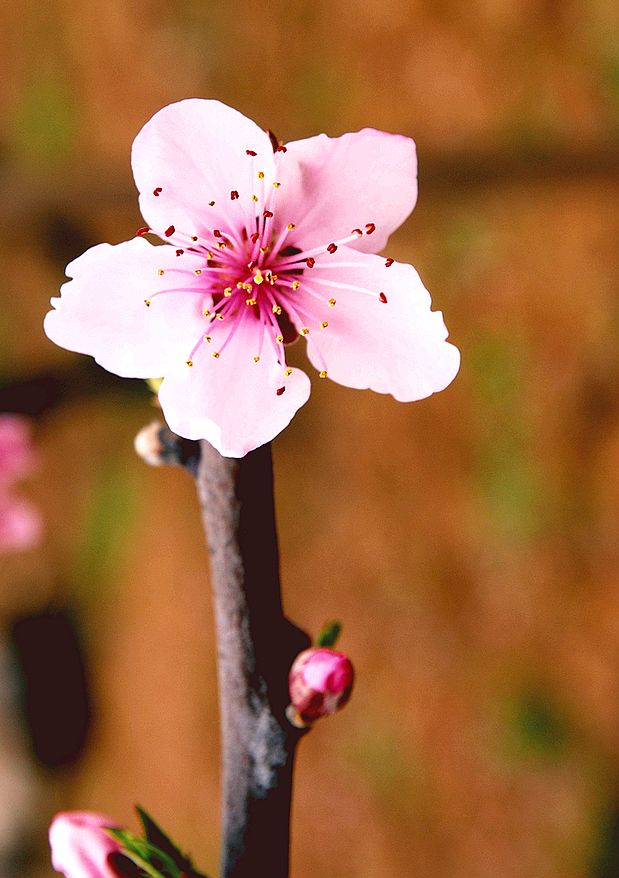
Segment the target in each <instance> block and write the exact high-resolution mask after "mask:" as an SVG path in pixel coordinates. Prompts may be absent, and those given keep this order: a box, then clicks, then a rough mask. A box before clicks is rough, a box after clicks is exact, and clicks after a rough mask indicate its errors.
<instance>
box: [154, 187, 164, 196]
mask: <svg viewBox="0 0 619 878" xmlns="http://www.w3.org/2000/svg"><path fill="white" fill-rule="evenodd" d="M162 192H163V189H162V188H161V186H157V188H156V189H153V195H154V196H155V198H159V196H160V195H161V193H162Z"/></svg>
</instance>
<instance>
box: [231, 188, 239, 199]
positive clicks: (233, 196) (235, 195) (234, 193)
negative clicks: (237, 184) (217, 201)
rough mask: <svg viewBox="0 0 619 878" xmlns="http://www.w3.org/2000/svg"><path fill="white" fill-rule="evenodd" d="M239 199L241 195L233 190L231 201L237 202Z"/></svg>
mask: <svg viewBox="0 0 619 878" xmlns="http://www.w3.org/2000/svg"><path fill="white" fill-rule="evenodd" d="M238 197H239V193H238V192H237V191H236V189H233V190H232V191H231V192H230V200H231V201H236V200H237V198H238Z"/></svg>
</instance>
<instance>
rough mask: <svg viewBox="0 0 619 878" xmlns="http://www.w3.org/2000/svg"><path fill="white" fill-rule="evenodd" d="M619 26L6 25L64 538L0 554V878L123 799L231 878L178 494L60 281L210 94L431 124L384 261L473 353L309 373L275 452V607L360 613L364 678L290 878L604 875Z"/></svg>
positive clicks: (210, 10)
mask: <svg viewBox="0 0 619 878" xmlns="http://www.w3.org/2000/svg"><path fill="white" fill-rule="evenodd" d="M618 25H619V14H618V8H617V6H616V4H615V3H613V2H611V0H590V2H588V3H581V2H578V0H520V2H510V0H470V2H468V3H466V4H464V3H458V2H455V0H361V2H352V0H313V2H305V0H301V2H284V0H270V2H269V3H268V4H266V3H265V4H261V3H253V2H248V3H242V2H236V0H231V2H227V3H215V2H204V3H200V2H198V3H196V2H186V0H179V2H176V3H163V2H157V0H153V2H146V0H144V2H140V0H107V2H105V3H94V2H90V0H72V2H67V0H49V2H45V3H39V2H35V0H23V2H21V3H19V4H14V3H4V4H2V5H1V6H0V30H1V32H2V34H3V51H2V55H1V57H0V70H1V75H0V180H1V184H2V197H1V199H0V215H1V217H2V223H1V225H2V228H3V232H2V249H1V252H0V264H1V267H2V268H1V274H0V277H1V281H0V301H1V309H0V382H1V387H2V389H1V390H0V401H1V402H2V405H1V406H0V408H4V409H9V410H21V411H24V412H26V413H28V414H30V415H31V416H32V417H33V420H34V424H35V437H36V441H37V444H38V447H39V453H40V456H41V465H40V468H39V471H38V474H37V475H36V476H35V477H34V478H32V479H31V480H30V482H29V483H28V484H27V485H25V486H24V490H23V493H24V494H25V495H28V496H30V497H31V498H32V499H33V500H35V501H36V503H37V504H38V506H39V508H40V509H41V511H42V513H43V515H44V518H45V521H46V538H45V541H44V543H43V545H42V546H41V547H40V548H39V549H37V550H34V551H31V552H28V553H22V554H19V555H11V556H5V557H2V558H0V575H1V580H2V581H1V587H0V623H1V628H2V637H1V641H2V642H1V649H0V659H1V661H0V664H1V666H2V670H1V674H0V713H1V716H0V799H1V802H0V812H1V816H0V867H1V869H2V870H3V871H2V873H1V874H2V875H3V876H13V875H20V876H23V878H35V876H36V878H43V876H50V875H51V868H50V866H49V865H48V853H47V850H46V841H45V833H46V827H47V824H48V822H49V819H50V817H51V815H52V814H53V813H54V812H55V811H56V810H58V809H60V808H62V809H65V808H89V809H97V810H102V811H105V812H107V813H109V814H111V815H112V816H113V817H115V818H116V819H117V820H118V821H120V822H123V823H128V824H130V825H134V823H133V817H132V812H131V807H132V803H133V802H136V801H137V802H139V803H141V804H143V805H144V806H145V807H146V808H148V809H149V810H151V811H152V812H153V813H154V814H155V815H156V816H157V817H158V818H159V819H160V820H161V821H162V822H163V823H164V825H165V826H166V827H167V828H168V829H169V831H170V832H171V833H172V834H173V835H174V837H175V838H177V839H178V840H179V842H180V843H182V844H183V845H184V846H185V847H187V848H189V849H190V850H191V851H192V852H193V853H194V854H195V856H196V858H197V861H198V863H199V864H200V865H201V866H202V868H203V869H205V870H207V871H209V873H211V874H213V873H215V872H216V863H217V851H218V836H219V826H218V824H219V803H218V794H219V785H218V784H219V780H218V772H219V757H218V720H217V699H216V688H215V658H214V643H213V625H212V615H211V598H210V590H209V579H208V571H207V557H206V552H205V550H204V546H203V535H202V532H201V528H200V521H199V516H198V509H197V504H196V499H195V496H194V490H193V486H192V483H191V480H190V478H189V477H188V476H187V475H186V474H185V473H183V472H181V471H175V470H152V469H149V468H148V467H146V466H145V465H144V464H143V463H142V462H141V461H140V460H138V459H137V458H136V457H135V455H134V453H133V449H132V440H133V436H134V435H135V433H136V432H137V430H138V429H139V428H140V427H141V426H142V425H143V424H144V423H146V422H148V421H149V420H150V419H151V418H152V417H153V414H154V409H153V407H152V403H151V401H150V399H149V395H148V393H147V392H146V391H145V389H144V387H143V386H142V385H141V383H140V382H132V381H121V380H120V379H116V378H114V377H113V376H109V375H107V374H105V373H103V372H102V370H100V369H98V368H97V367H95V366H94V365H92V364H91V362H90V361H89V360H88V358H85V357H78V356H76V355H72V354H69V353H67V352H65V351H62V350H60V349H59V348H56V347H54V345H52V344H51V343H50V342H48V340H47V339H46V338H45V336H44V335H43V333H42V330H41V320H42V316H43V314H44V313H45V311H46V310H47V307H48V300H49V297H50V295H53V294H54V293H55V290H56V289H57V287H58V285H59V283H60V282H61V281H62V278H63V269H64V266H65V264H66V263H67V262H68V261H69V260H70V259H71V258H73V257H74V256H76V255H78V254H79V253H80V252H82V251H83V250H84V249H86V247H88V246H90V245H91V244H94V243H96V242H99V241H104V240H107V241H113V242H116V241H120V240H123V239H125V238H127V237H130V236H131V234H132V233H133V230H134V229H135V228H137V227H138V226H140V225H142V221H141V218H140V216H139V214H138V211H137V200H136V195H135V190H134V187H133V183H132V179H131V176H130V169H129V152H130V146H131V142H132V139H133V137H134V136H135V134H136V133H137V131H138V130H139V129H140V127H141V126H142V125H143V123H144V122H145V121H146V120H147V119H148V118H149V117H150V116H151V115H152V113H153V112H155V111H156V110H157V109H159V108H160V107H161V106H163V105H164V104H166V103H167V102H169V101H172V100H177V99H180V98H183V97H188V96H200V97H216V98H219V99H221V100H223V101H225V102H227V103H230V104H231V105H233V106H235V107H236V108H238V109H239V110H241V111H242V112H244V113H245V114H246V115H248V116H250V117H252V118H254V119H255V120H256V121H257V122H258V123H259V124H261V125H263V126H264V127H270V128H272V129H273V130H274V131H275V132H276V133H277V135H278V137H280V138H282V139H283V140H292V139H296V138H299V137H305V136H310V135H312V134H314V133H318V132H321V131H326V132H327V133H328V134H331V135H337V134H340V133H343V132H345V131H349V130H356V129H359V128H361V127H364V126H373V127H377V128H382V129H385V130H388V131H394V132H400V133H403V134H406V135H409V136H412V137H414V138H415V139H416V141H417V144H418V150H419V157H420V199H419V204H418V206H417V208H416V210H415V212H414V214H413V216H412V218H411V219H410V220H409V221H408V222H407V223H406V224H405V225H404V226H403V228H402V229H401V230H400V231H399V232H398V233H397V234H396V235H395V236H394V237H393V239H392V241H391V242H390V246H389V254H390V255H392V256H394V257H396V258H398V259H401V260H404V261H410V262H413V263H414V264H415V265H416V266H417V268H418V269H419V271H420V273H421V276H422V278H423V279H424V281H425V283H426V285H427V286H428V288H429V289H430V290H431V292H432V293H433V296H434V301H435V307H437V308H440V309H442V310H443V311H444V312H445V315H446V320H447V323H448V326H449V327H450V330H451V337H452V340H453V341H454V342H455V343H456V344H457V345H458V346H459V347H460V348H461V350H462V356H463V365H462V370H461V372H460V375H459V377H458V378H457V380H456V381H455V383H454V384H453V386H452V387H450V388H449V389H448V390H446V391H445V392H444V393H441V394H440V395H438V396H436V397H434V398H432V399H429V400H426V401H425V402H420V403H417V404H412V405H402V404H398V403H396V402H395V401H394V400H393V399H391V398H390V397H381V396H379V395H377V394H373V393H370V392H357V391H352V390H348V389H346V388H342V387H338V386H336V385H334V384H332V383H331V382H322V381H321V382H318V381H315V382H314V388H313V393H312V397H311V400H310V402H309V404H308V405H307V406H305V407H304V408H303V409H302V410H301V411H300V412H299V414H298V415H297V416H296V418H295V419H294V421H293V423H292V425H291V426H290V428H289V429H288V430H287V431H286V432H285V433H284V434H283V435H281V436H280V437H278V439H277V440H276V441H275V443H274V453H275V463H276V476H277V495H278V496H277V501H278V515H279V523H280V536H281V549H282V573H283V581H284V587H285V602H286V607H287V610H288V611H289V613H290V615H291V616H292V617H293V618H294V619H295V620H296V621H298V622H299V623H300V624H301V625H303V626H304V627H306V628H308V629H309V630H312V631H316V630H317V629H318V628H319V627H320V626H321V624H322V623H323V621H324V620H325V619H329V618H333V617H336V618H341V619H343V621H344V636H343V640H342V641H341V645H342V647H343V648H345V649H346V650H347V651H348V652H349V653H350V654H351V655H352V656H353V658H354V660H355V662H356V665H357V669H358V685H357V689H356V693H355V696H354V698H353V700H352V702H351V704H350V705H349V707H348V708H347V709H346V710H345V711H344V712H343V713H342V714H340V715H339V716H338V717H336V718H333V719H330V720H329V721H326V722H324V724H322V725H321V726H320V727H319V728H316V729H315V731H314V732H313V733H312V734H311V735H310V736H308V738H306V740H304V742H303V744H302V746H301V749H300V754H299V760H298V772H297V776H296V800H295V808H294V817H293V833H294V835H293V850H292V875H293V878H310V876H312V878H323V876H324V878H402V876H409V875H410V876H423V878H525V876H526V878H611V876H616V875H619V575H618V569H619V568H618V564H619V538H618V528H619V475H618V474H619V385H618V378H619V348H618V345H617V336H618V332H619V289H618V287H617V267H618V266H617V263H618V261H619V257H618V249H617V240H618V235H617V233H618V230H619V219H618V212H617V195H618V189H619V186H618V183H619V162H618V159H617V144H618V142H619V114H618V110H619V44H618V42H617V33H618ZM360 185H362V181H360ZM385 343H388V340H385ZM303 356H304V355H303V353H302V351H299V352H298V354H297V357H298V359H299V361H303ZM80 655H81V656H82V657H83V666H82V663H81V660H80Z"/></svg>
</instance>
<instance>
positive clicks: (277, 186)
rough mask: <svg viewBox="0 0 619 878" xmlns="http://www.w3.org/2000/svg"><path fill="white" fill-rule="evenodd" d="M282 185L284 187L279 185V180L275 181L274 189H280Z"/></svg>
mask: <svg viewBox="0 0 619 878" xmlns="http://www.w3.org/2000/svg"><path fill="white" fill-rule="evenodd" d="M281 185H282V184H281V183H278V182H277V180H273V187H274V188H275V189H279V187H280V186H281Z"/></svg>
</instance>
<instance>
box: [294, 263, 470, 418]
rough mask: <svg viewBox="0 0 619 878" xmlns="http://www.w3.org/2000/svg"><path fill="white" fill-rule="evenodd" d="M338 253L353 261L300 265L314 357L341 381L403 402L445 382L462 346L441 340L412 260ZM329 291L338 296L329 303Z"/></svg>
mask: <svg viewBox="0 0 619 878" xmlns="http://www.w3.org/2000/svg"><path fill="white" fill-rule="evenodd" d="M340 254H341V261H342V262H354V263H356V267H354V268H341V269H337V268H331V269H329V268H325V269H320V271H319V272H318V270H315V271H316V273H315V274H312V272H311V271H306V272H305V274H304V279H303V281H302V284H301V288H300V290H299V294H300V293H301V292H302V290H303V289H306V290H309V291H312V293H313V295H314V297H312V296H310V295H306V296H305V297H303V298H302V299H299V301H300V302H301V301H302V302H303V304H304V306H305V308H306V309H311V312H312V314H313V315H314V323H313V324H312V323H311V322H309V321H308V324H307V325H308V326H309V327H310V329H311V332H310V334H309V335H308V336H307V340H308V348H307V350H308V355H309V358H310V360H311V361H312V363H313V364H314V365H315V366H316V368H317V369H320V370H322V369H326V370H327V373H328V376H329V377H330V378H332V379H333V380H334V381H337V382H338V383H339V384H345V385H346V386H347V387H355V388H360V389H363V388H370V389H372V390H376V391H378V392H379V393H391V394H392V395H393V396H394V397H395V398H396V399H397V400H400V401H401V402H410V401H412V400H416V399H423V398H424V397H426V396H430V394H432V393H436V392H437V391H439V390H443V388H445V387H446V386H447V385H448V384H449V383H450V382H451V381H452V380H453V379H454V377H455V375H456V374H457V372H458V368H459V365H460V352H459V351H458V349H457V348H456V347H454V346H453V345H451V344H449V343H448V342H446V341H445V339H446V338H447V329H446V328H445V324H444V323H443V317H442V314H441V312H440V311H431V310H430V305H431V300H430V294H429V293H428V291H427V290H426V289H425V287H424V286H423V284H422V283H421V280H420V278H419V275H418V274H417V272H416V271H415V269H414V268H413V267H412V265H404V264H402V263H398V262H394V263H393V264H392V265H391V266H390V267H389V268H386V267H385V260H384V259H383V258H382V257H379V256H371V255H368V254H363V253H356V252H355V251H354V250H350V249H349V248H342V249H341V250H340V251H339V253H338V256H339V255H340ZM318 275H319V276H318ZM340 285H343V286H340ZM346 285H352V286H353V287H359V288H362V289H349V288H348V287H347V286H346ZM381 293H382V294H383V298H385V299H386V302H383V301H381V297H380V294H381ZM329 298H333V299H335V300H336V305H335V306H334V307H332V308H330V307H329V306H328V305H327V300H328V299H329ZM323 320H325V321H327V322H328V324H329V325H328V327H327V328H326V329H322V328H320V322H321V321H323Z"/></svg>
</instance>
